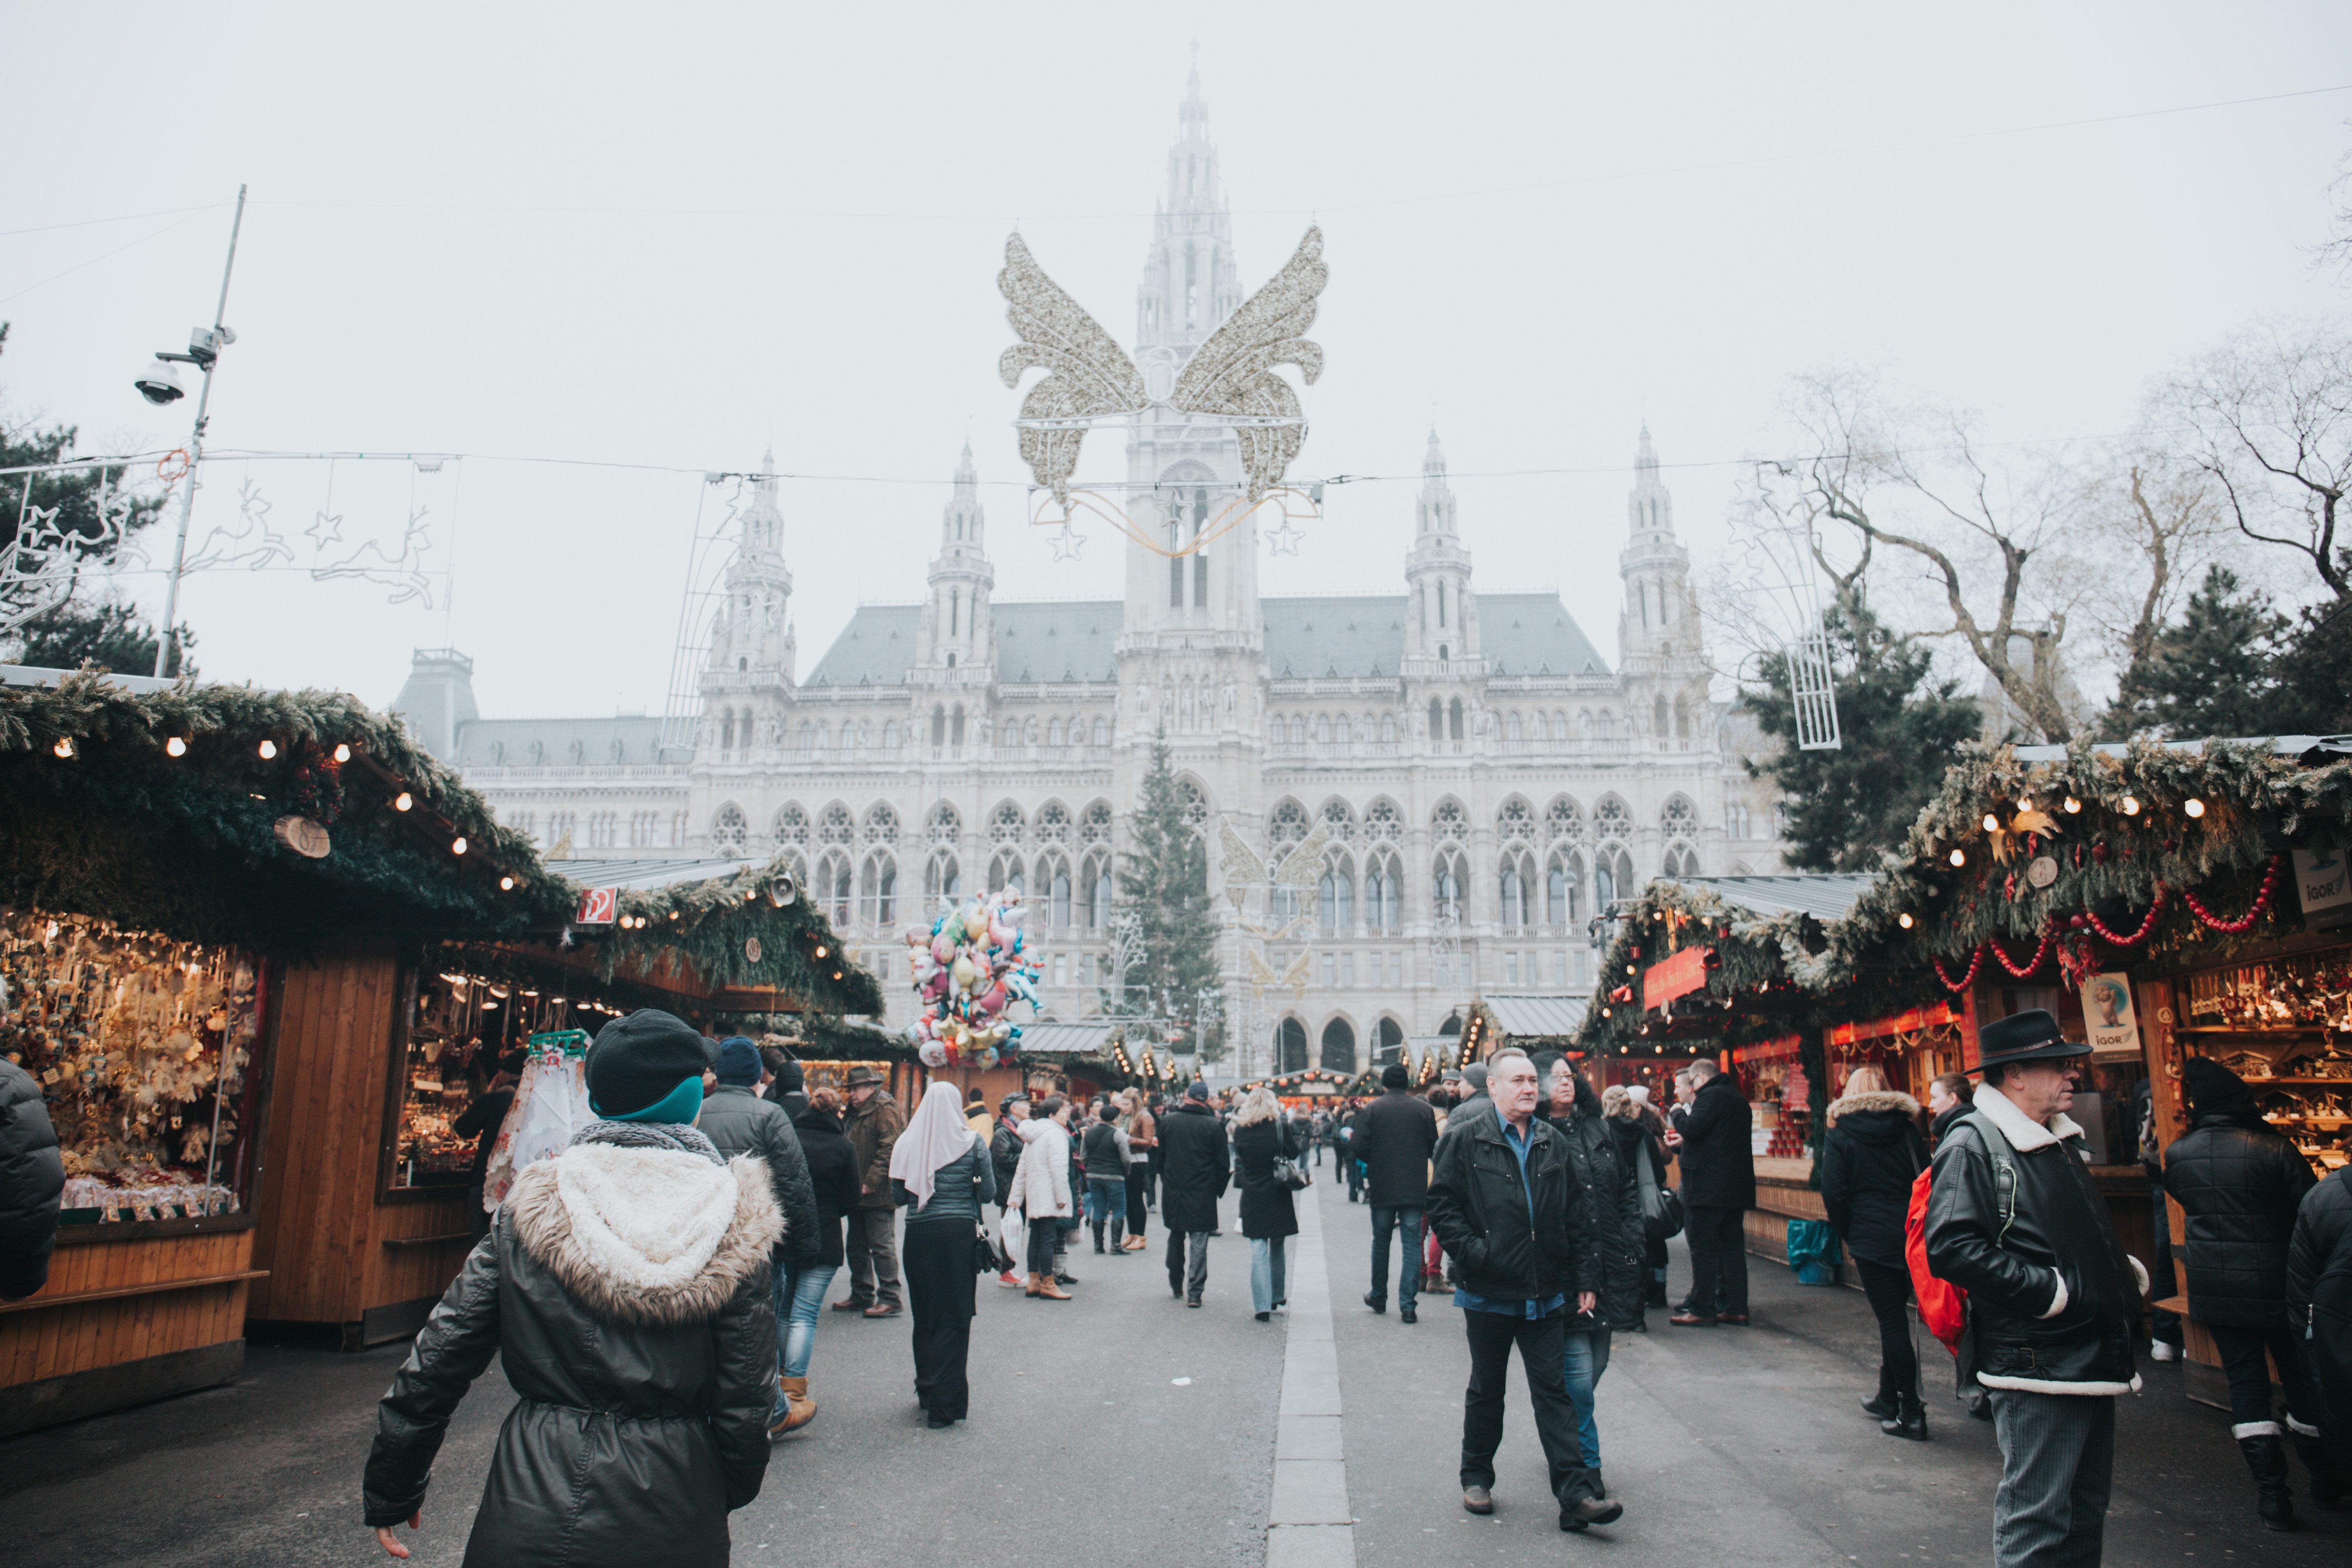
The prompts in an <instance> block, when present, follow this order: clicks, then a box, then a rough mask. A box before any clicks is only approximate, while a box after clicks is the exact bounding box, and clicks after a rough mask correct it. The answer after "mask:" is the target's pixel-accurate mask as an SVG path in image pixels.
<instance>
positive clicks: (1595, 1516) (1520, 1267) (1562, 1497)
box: [1429, 1049, 1625, 1530]
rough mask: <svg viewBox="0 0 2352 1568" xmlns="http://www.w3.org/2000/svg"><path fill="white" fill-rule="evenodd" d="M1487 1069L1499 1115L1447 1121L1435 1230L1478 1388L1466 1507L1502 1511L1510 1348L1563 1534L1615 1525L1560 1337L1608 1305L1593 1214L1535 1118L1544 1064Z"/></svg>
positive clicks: (1511, 1056) (1509, 1055) (1465, 1432)
mask: <svg viewBox="0 0 2352 1568" xmlns="http://www.w3.org/2000/svg"><path fill="white" fill-rule="evenodd" d="M1486 1066H1487V1076H1486V1086H1487V1090H1488V1098H1489V1102H1490V1103H1491V1104H1492V1106H1493V1108H1494V1110H1493V1113H1492V1114H1491V1115H1486V1116H1474V1117H1472V1118H1471V1119H1470V1121H1468V1122H1467V1123H1461V1122H1456V1121H1453V1120H1452V1119H1449V1120H1448V1121H1447V1124H1446V1129H1445V1136H1444V1138H1443V1139H1441V1140H1440V1141H1439V1142H1438V1145H1437V1162H1436V1163H1437V1173H1436V1175H1435V1177H1434V1178H1433V1180H1432V1181H1431V1183H1430V1185H1429V1223H1430V1225H1431V1226H1432V1227H1433V1229H1434V1230H1435V1231H1436V1233H1437V1240H1438V1244H1439V1245H1440V1246H1442V1247H1444V1248H1445V1251H1446V1255H1447V1256H1448V1257H1449V1258H1452V1259H1453V1260H1454V1305H1455V1306H1456V1307H1459V1308H1461V1309H1462V1323H1463V1328H1464V1330H1465V1332H1466V1333H1467V1334H1468V1335H1469V1340H1470V1386H1469V1388H1468V1389H1467V1390H1466V1391H1465V1393H1464V1394H1463V1396H1462V1467H1461V1481H1462V1506H1463V1507H1464V1508H1465V1509H1467V1510H1469V1511H1471V1512H1472V1513H1480V1514H1484V1513H1492V1512H1494V1511H1495V1494H1494V1486H1495V1450H1496V1447H1498V1446H1499V1445H1500V1444H1501V1442H1502V1440H1503V1391H1504V1388H1505V1387H1506V1385H1507V1380H1508V1378H1509V1375H1510V1370H1511V1348H1512V1347H1513V1346H1514V1345H1516V1346H1517V1347H1518V1352H1519V1365H1520V1368H1521V1370H1522V1371H1524V1372H1525V1373H1526V1374H1527V1380H1528V1398H1529V1399H1530V1400H1532V1401H1533V1402H1534V1405H1535V1411H1536V1436H1537V1438H1538V1440H1539V1441H1540V1442H1541V1443H1542V1445H1543V1451H1544V1459H1545V1462H1546V1463H1547V1464H1548V1465H1549V1468H1550V1470H1551V1488H1552V1496H1553V1497H1554V1498H1555V1499H1556V1500H1558V1501H1559V1527H1560V1528H1561V1529H1562V1530H1583V1529H1585V1528H1586V1527H1588V1526H1590V1525H1594V1524H1607V1523H1609V1522H1610V1521H1612V1520H1615V1519H1617V1518H1618V1517H1619V1516H1621V1515H1622V1513H1623V1512H1624V1511H1625V1510H1624V1509H1623V1507H1622V1505H1621V1504H1618V1503H1613V1502H1608V1501H1605V1500H1601V1498H1599V1497H1598V1496H1596V1495H1595V1494H1594V1489H1593V1482H1594V1478H1593V1476H1592V1473H1591V1471H1590V1470H1588V1469H1586V1468H1585V1467H1584V1462H1583V1458H1582V1454H1581V1452H1580V1449H1579V1447H1578V1444H1577V1437H1576V1413H1575V1409H1574V1407H1573V1406H1572V1405H1570V1404H1569V1401H1568V1384H1567V1381H1566V1373H1565V1371H1564V1368H1563V1365H1562V1363H1561V1352H1560V1334H1561V1330H1562V1327H1563V1325H1564V1322H1565V1319H1566V1315H1567V1312H1568V1310H1569V1305H1570V1300H1571V1298H1572V1299H1573V1300H1574V1303H1575V1308H1576V1310H1578V1311H1579V1312H1590V1311H1591V1310H1593V1309H1594V1308H1595V1307H1596V1306H1597V1305H1598V1304H1599V1297H1598V1293H1597V1289H1596V1287H1595V1284H1594V1282H1593V1281H1592V1280H1591V1279H1590V1278H1589V1277H1588V1271H1589V1270H1590V1268H1591V1263H1590V1253H1591V1242H1592V1237H1591V1228H1590V1226H1589V1224H1588V1219H1587V1215H1588V1211H1587V1209H1586V1208H1585V1206H1584V1205H1582V1204H1580V1202H1578V1196H1577V1194H1575V1193H1574V1192H1572V1191H1571V1190H1570V1173H1569V1159H1568V1153H1567V1151H1566V1150H1565V1149H1564V1148H1563V1147H1562V1144H1561V1140H1560V1135H1559V1133H1558V1132H1556V1131H1553V1130H1552V1129H1551V1128H1550V1127H1549V1126H1547V1125H1545V1124H1544V1123H1543V1122H1541V1121H1537V1120H1536V1116H1535V1110H1536V1093H1537V1088H1536V1069H1535V1064H1534V1063H1532V1062H1530V1061H1529V1060H1528V1058H1527V1056H1526V1055H1525V1053H1523V1052H1520V1051H1517V1050H1516V1049H1512V1050H1505V1051H1503V1052H1501V1053H1499V1054H1497V1055H1496V1057H1495V1058H1493V1059H1492V1060H1491V1061H1490V1062H1488V1063H1487V1064H1486Z"/></svg>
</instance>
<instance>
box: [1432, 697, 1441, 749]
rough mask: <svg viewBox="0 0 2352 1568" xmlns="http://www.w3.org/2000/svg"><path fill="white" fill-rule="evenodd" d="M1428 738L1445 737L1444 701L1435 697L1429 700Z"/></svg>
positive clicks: (1439, 739)
mask: <svg viewBox="0 0 2352 1568" xmlns="http://www.w3.org/2000/svg"><path fill="white" fill-rule="evenodd" d="M1429 738H1430V739H1431V740H1433V741H1443V740H1444V739H1445V703H1444V700H1441V699H1439V698H1435V697H1433V698H1431V699H1430V700H1429Z"/></svg>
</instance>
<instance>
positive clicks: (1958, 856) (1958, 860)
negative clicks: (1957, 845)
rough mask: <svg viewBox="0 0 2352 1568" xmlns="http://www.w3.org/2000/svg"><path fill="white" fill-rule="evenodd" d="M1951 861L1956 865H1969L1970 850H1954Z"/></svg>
mask: <svg viewBox="0 0 2352 1568" xmlns="http://www.w3.org/2000/svg"><path fill="white" fill-rule="evenodd" d="M1951 861H1952V864H1953V865H1955V866H1965V865H1967V864H1968V863H1969V852H1968V851H1967V850H1965V849H1955V850H1953V851H1952V854H1951Z"/></svg>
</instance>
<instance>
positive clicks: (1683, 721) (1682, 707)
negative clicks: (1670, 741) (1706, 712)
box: [1675, 697, 1691, 741]
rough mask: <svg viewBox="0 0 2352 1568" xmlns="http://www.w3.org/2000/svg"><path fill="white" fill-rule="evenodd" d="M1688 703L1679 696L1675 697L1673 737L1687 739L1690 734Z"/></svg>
mask: <svg viewBox="0 0 2352 1568" xmlns="http://www.w3.org/2000/svg"><path fill="white" fill-rule="evenodd" d="M1690 730H1691V725H1690V703H1689V701H1688V700H1686V699H1685V698H1681V697H1677V698H1675V740H1677V741H1688V740H1689V739H1690V738H1691V734H1690Z"/></svg>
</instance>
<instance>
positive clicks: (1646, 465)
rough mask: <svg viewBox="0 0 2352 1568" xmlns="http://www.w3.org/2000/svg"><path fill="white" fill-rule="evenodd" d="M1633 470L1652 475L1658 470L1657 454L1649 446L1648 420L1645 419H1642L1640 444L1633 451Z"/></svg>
mask: <svg viewBox="0 0 2352 1568" xmlns="http://www.w3.org/2000/svg"><path fill="white" fill-rule="evenodd" d="M1633 471H1634V472H1635V473H1637V474H1652V475H1654V474H1655V473H1656V472H1657V471H1658V454H1657V452H1656V451H1655V450H1654V448H1653V447H1651V446H1650V422H1649V421H1648V420H1646V419H1644V420H1643V421H1642V441H1641V445H1640V446H1639V447H1635V448H1634V452H1633Z"/></svg>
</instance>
